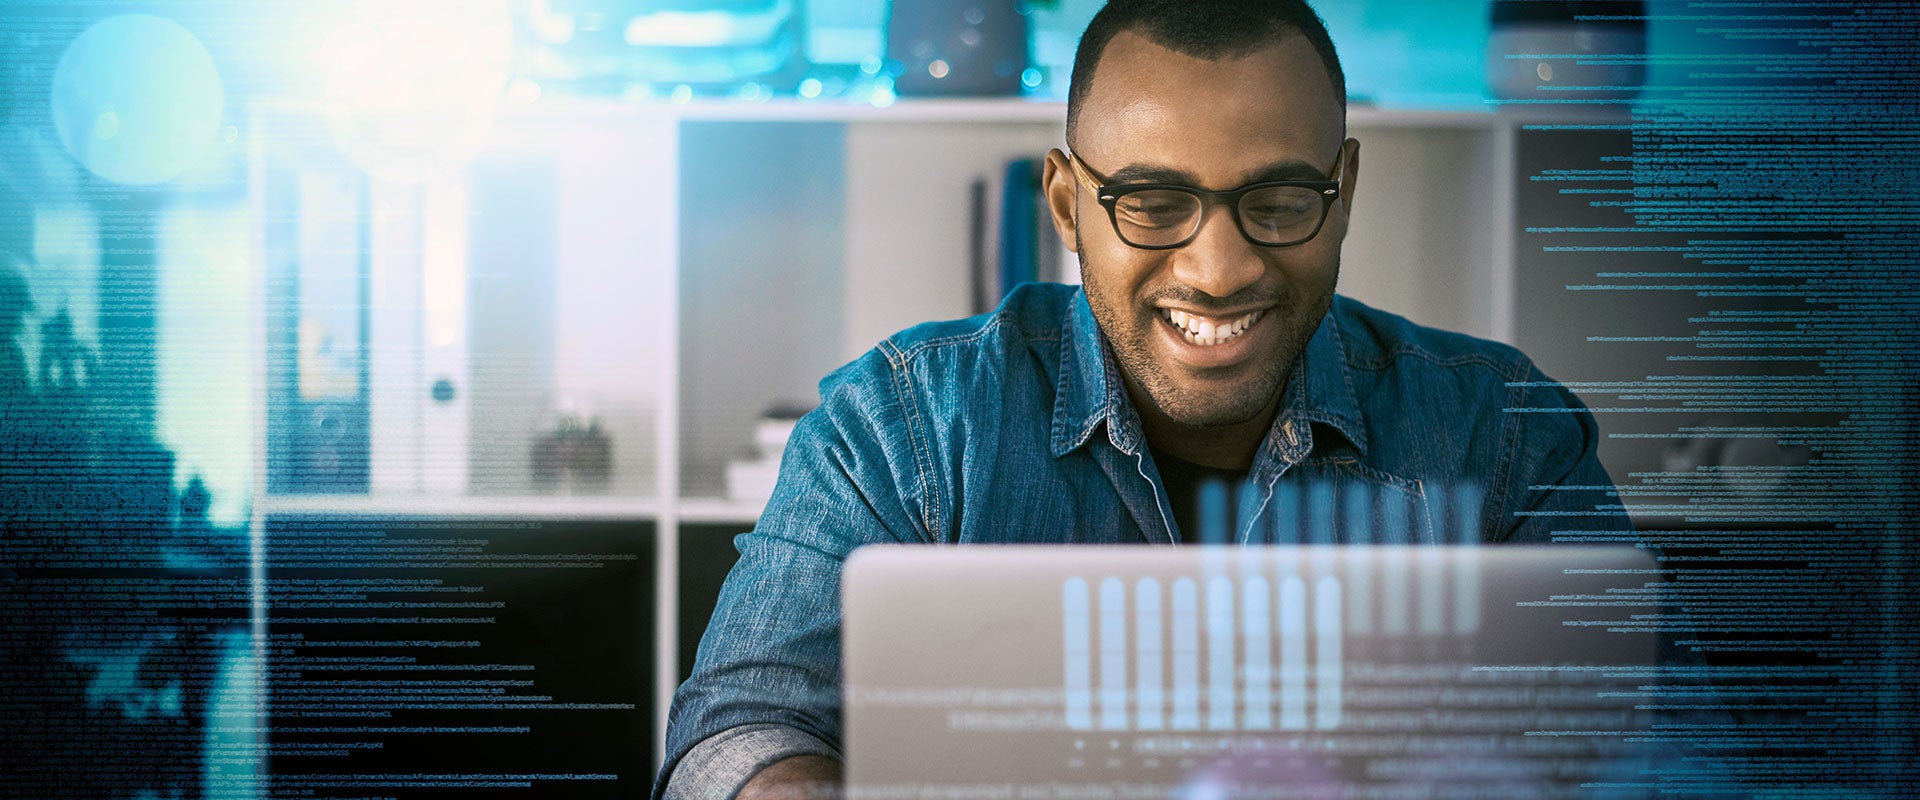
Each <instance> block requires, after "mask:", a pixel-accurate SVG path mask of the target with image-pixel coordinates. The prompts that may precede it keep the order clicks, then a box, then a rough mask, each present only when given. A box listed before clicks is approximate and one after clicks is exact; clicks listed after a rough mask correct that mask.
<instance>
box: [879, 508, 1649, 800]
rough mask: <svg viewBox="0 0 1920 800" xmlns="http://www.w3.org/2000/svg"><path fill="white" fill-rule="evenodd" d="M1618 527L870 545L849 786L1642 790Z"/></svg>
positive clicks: (1645, 599)
mask: <svg viewBox="0 0 1920 800" xmlns="http://www.w3.org/2000/svg"><path fill="white" fill-rule="evenodd" d="M1658 582H1659V570H1658V568H1657V566H1656V565H1655V563H1654V561H1653V559H1652V558H1651V557H1650V556H1649V555H1648V554H1647V553H1645V552H1644V551H1641V550H1638V549H1635V548H1631V547H1583V546H1564V547H1531V548H1529V547H1471V546H1462V547H1439V546H1276V547H1226V546H1220V547H1179V548H1173V547H1164V546H1137V547H1136V546H1099V547H1089V546H1065V547H1055V546H1023V545H1007V546H969V547H962V548H950V547H913V546H890V547H878V546H876V547H868V548H863V549H861V550H859V551H857V552H856V553H855V554H854V555H853V556H852V558H851V559H850V560H849V562H848V564H847V569H846V572H845V575H844V582H843V584H842V591H843V602H844V605H843V608H844V612H845V618H844V621H843V626H842V636H843V637H844V640H843V644H844V650H843V657H844V662H843V663H844V669H845V675H844V676H845V686H844V688H845V694H844V701H845V705H844V712H845V725H846V730H845V747H846V751H845V752H846V757H847V779H848V790H849V792H850V794H851V796H853V797H856V798H974V799H975V800H979V799H982V798H1011V799H1012V800H1038V799H1039V798H1054V799H1062V798H1066V799H1072V800H1092V799H1093V798H1161V797H1178V798H1222V799H1223V800H1224V798H1239V797H1263V798H1264V797H1351V796H1421V797H1426V796H1459V797H1499V796H1517V797H1551V796H1581V797H1585V796H1604V795H1609V794H1619V795H1625V796H1634V795H1637V794H1642V793H1645V790H1646V788H1647V787H1646V784H1645V783H1644V782H1643V781H1644V779H1643V778H1642V777H1641V773H1640V772H1639V770H1640V769H1641V768H1642V767H1643V766H1644V764H1645V760H1646V758H1647V757H1648V754H1647V753H1646V752H1643V750H1644V749H1645V747H1646V745H1645V742H1646V741H1647V737H1646V736H1645V733H1646V732H1647V731H1648V730H1649V727H1650V712H1648V711H1647V710H1646V709H1645V708H1643V707H1642V704H1644V703H1645V696H1646V695H1645V692H1644V691H1643V690H1644V689H1645V688H1646V685H1647V684H1649V683H1653V682H1654V679H1655V678H1657V677H1658V671H1657V667H1656V654H1657V653H1656V634H1657V624H1656V622H1655V620H1656V616H1654V615H1657V613H1658V611H1659V609H1658V596H1657V594H1658V589H1657V585H1658Z"/></svg>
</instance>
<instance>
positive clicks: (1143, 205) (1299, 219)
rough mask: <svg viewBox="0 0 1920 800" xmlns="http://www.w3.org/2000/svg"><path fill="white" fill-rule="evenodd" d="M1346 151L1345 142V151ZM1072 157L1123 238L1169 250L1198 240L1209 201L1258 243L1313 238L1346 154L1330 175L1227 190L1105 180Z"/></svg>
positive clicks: (1337, 191) (1277, 244)
mask: <svg viewBox="0 0 1920 800" xmlns="http://www.w3.org/2000/svg"><path fill="white" fill-rule="evenodd" d="M1346 152H1347V150H1346V147H1345V146H1344V145H1342V146H1341V148H1340V153H1341V154H1342V155H1345V154H1346ZM1067 162H1068V163H1069V164H1072V165H1073V172H1074V175H1076V176H1077V177H1078V178H1079V179H1080V182H1081V183H1083V184H1085V185H1086V187H1087V188H1089V189H1092V190H1093V193H1094V197H1096V198H1098V199H1099V201H1100V205H1103V206H1106V209H1107V218H1108V219H1110V220H1112V222H1113V232H1114V233H1116V234H1119V236H1120V241H1123V242H1126V243H1127V244H1129V245H1132V246H1134V247H1138V248H1141V249H1143V250H1168V249H1171V248H1175V247H1179V246H1181V245H1184V244H1186V243H1187V242H1190V241H1193V237H1194V236H1196V235H1198V234H1199V233H1200V223H1201V220H1203V219H1205V218H1206V210H1207V206H1209V205H1212V204H1214V203H1223V204H1225V205H1226V206H1227V208H1229V209H1231V210H1232V211H1233V219H1234V222H1235V223H1237V224H1238V225H1239V226H1240V235H1242V236H1245V237H1247V241H1249V242H1253V243H1254V244H1257V245H1262V246H1265V247H1287V246H1289V245H1296V244H1300V243H1301V242H1304V241H1307V240H1308V239H1312V238H1313V237H1314V236H1315V235H1317V234H1319V233H1320V226H1322V225H1324V224H1326V221H1327V211H1328V210H1329V209H1331V208H1332V207H1333V201H1334V200H1335V199H1337V198H1338V197H1339V196H1340V165H1341V164H1342V163H1344V159H1342V160H1337V161H1335V162H1334V165H1333V172H1332V174H1330V175H1328V176H1327V179H1326V180H1308V181H1261V182H1259V183H1250V184H1247V185H1246V186H1242V187H1240V188H1238V189H1229V190H1227V191H1222V192H1215V191H1209V190H1206V189H1196V188H1194V187H1192V186H1181V185H1179V184H1173V183H1119V184H1103V183H1102V182H1101V179H1099V178H1098V177H1096V176H1095V175H1094V172H1093V169H1092V168H1090V167H1088V166H1087V165H1086V163H1085V162H1082V161H1081V160H1080V157H1079V156H1077V155H1073V154H1071V153H1070V154H1068V155H1067Z"/></svg>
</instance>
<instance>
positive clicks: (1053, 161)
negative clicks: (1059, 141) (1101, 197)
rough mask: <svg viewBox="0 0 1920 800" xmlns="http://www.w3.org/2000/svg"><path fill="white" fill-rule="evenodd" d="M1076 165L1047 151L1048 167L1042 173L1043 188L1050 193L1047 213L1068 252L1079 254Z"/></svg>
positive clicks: (1041, 183)
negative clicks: (1076, 211)
mask: <svg viewBox="0 0 1920 800" xmlns="http://www.w3.org/2000/svg"><path fill="white" fill-rule="evenodd" d="M1078 184H1079V182H1078V181H1075V180H1074V179H1073V165H1072V164H1068V163H1067V154H1066V153H1062V152H1060V150H1059V149H1058V148H1055V149H1053V150H1048V151H1047V164H1046V166H1045V167H1043V168H1042V169H1041V172H1040V189H1041V191H1044V192H1046V193H1047V210H1048V211H1049V212H1052V214H1053V230H1054V231H1055V232H1056V233H1059V234H1060V241H1062V242H1065V243H1066V245H1067V249H1068V250H1072V251H1073V252H1076V253H1078V252H1080V240H1079V238H1078V237H1076V236H1075V235H1074V233H1075V232H1076V231H1077V230H1078V229H1079V228H1078V227H1077V226H1078V225H1079V224H1080V221H1079V220H1078V219H1076V218H1075V217H1074V202H1073V201H1074V197H1075V194H1074V193H1075V190H1076V187H1077V186H1078Z"/></svg>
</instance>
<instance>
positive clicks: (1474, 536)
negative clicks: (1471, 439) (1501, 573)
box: [1453, 483, 1481, 634]
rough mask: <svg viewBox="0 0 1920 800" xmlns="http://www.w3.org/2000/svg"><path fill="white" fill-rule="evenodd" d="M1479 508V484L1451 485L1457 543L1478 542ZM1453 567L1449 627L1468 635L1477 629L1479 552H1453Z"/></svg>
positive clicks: (1478, 622) (1478, 623) (1470, 543)
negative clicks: (1452, 486) (1450, 622)
mask: <svg viewBox="0 0 1920 800" xmlns="http://www.w3.org/2000/svg"><path fill="white" fill-rule="evenodd" d="M1480 510H1481V503H1480V487H1479V486H1476V485H1473V484H1470V483H1462V484H1460V485H1459V486H1456V487H1454V490H1453V520H1454V522H1453V524H1454V527H1455V528H1456V529H1457V530H1458V531H1460V534H1459V538H1458V541H1459V542H1460V544H1463V545H1472V544H1478V543H1479V541H1480V537H1479V535H1478V532H1479V530H1480ZM1453 566H1454V577H1453V630H1454V632H1455V633H1463V634H1471V633H1474V632H1476V631H1479V630H1480V558H1479V554H1478V553H1473V552H1460V553H1456V554H1454V559H1453Z"/></svg>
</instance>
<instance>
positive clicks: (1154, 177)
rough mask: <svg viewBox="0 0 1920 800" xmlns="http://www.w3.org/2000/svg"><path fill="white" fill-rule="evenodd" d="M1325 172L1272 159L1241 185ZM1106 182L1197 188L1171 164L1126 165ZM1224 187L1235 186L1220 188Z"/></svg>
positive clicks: (1311, 177)
mask: <svg viewBox="0 0 1920 800" xmlns="http://www.w3.org/2000/svg"><path fill="white" fill-rule="evenodd" d="M1326 179H1327V173H1325V172H1323V171H1321V169H1320V168H1319V167H1316V166H1314V165H1312V164H1309V163H1307V162H1305V161H1275V162H1273V163H1271V164H1267V165H1265V166H1262V167H1260V168H1259V169H1256V170H1253V171H1252V172H1248V173H1246V174H1245V175H1243V176H1242V179H1241V181H1240V184H1239V185H1240V186H1245V185H1247V184H1249V183H1262V182H1265V181H1323V180H1326ZM1107 181H1108V182H1110V183H1114V184H1122V183H1171V184H1177V185H1180V186H1193V187H1200V183H1199V182H1198V181H1196V180H1194V177H1193V175H1192V174H1190V173H1187V172H1185V171H1182V170H1177V169H1173V168H1171V167H1162V166H1157V165H1154V164H1128V165H1126V166H1124V167H1121V168H1119V169H1117V170H1114V171H1113V172H1111V173H1109V174H1108V175H1107ZM1219 188H1221V189H1223V190H1225V189H1232V188H1237V187H1233V186H1225V187H1219Z"/></svg>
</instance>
